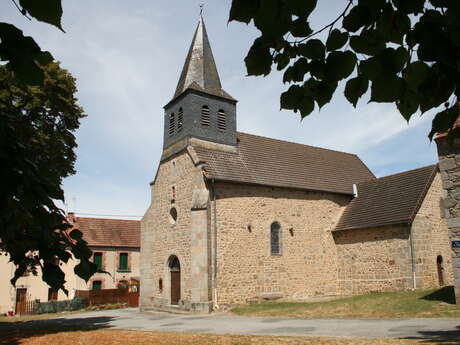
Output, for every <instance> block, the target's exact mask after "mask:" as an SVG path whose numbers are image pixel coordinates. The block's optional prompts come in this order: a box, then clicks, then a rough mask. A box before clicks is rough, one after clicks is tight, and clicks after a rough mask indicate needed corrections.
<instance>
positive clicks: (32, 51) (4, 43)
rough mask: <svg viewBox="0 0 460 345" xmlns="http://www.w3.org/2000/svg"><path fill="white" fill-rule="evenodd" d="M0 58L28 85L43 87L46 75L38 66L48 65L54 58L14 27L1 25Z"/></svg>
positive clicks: (5, 24)
mask: <svg viewBox="0 0 460 345" xmlns="http://www.w3.org/2000/svg"><path fill="white" fill-rule="evenodd" d="M0 56H2V59H3V60H7V61H9V63H8V64H7V66H8V68H10V69H11V70H12V71H13V72H14V74H15V75H16V77H18V78H19V79H20V80H21V81H22V82H23V83H25V84H28V85H42V84H43V80H44V73H43V70H42V68H41V67H40V66H39V65H37V62H39V63H40V64H41V65H46V64H48V63H49V62H51V61H52V59H53V57H52V56H51V54H50V53H49V52H44V51H42V50H41V49H40V47H39V46H38V44H37V43H36V42H35V41H34V40H33V39H32V37H26V36H24V35H23V33H22V31H21V30H19V29H17V28H16V27H15V26H14V25H11V24H7V23H0Z"/></svg>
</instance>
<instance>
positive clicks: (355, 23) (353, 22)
mask: <svg viewBox="0 0 460 345" xmlns="http://www.w3.org/2000/svg"><path fill="white" fill-rule="evenodd" d="M370 20H371V18H370V13H369V10H368V9H367V8H366V6H361V5H356V6H355V7H353V8H352V9H351V10H350V12H348V14H347V15H346V16H345V18H343V22H342V25H343V27H344V28H345V30H347V31H349V32H356V31H358V30H359V29H360V28H362V27H363V26H365V25H367V24H369V22H370Z"/></svg>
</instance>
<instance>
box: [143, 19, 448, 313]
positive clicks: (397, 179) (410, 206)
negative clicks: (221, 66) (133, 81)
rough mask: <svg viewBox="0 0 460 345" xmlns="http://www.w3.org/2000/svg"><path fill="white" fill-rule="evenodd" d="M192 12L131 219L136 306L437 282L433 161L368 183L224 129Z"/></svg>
mask: <svg viewBox="0 0 460 345" xmlns="http://www.w3.org/2000/svg"><path fill="white" fill-rule="evenodd" d="M236 104H237V101H236V100H235V99H234V98H233V97H232V96H230V95H229V94H228V93H227V92H226V91H224V90H223V89H222V86H221V82H220V78H219V75H218V73H217V68H216V64H215V62H214V58H213V55H212V51H211V47H210V44H209V40H208V36H207V33H206V29H205V25H204V22H203V19H202V18H200V21H199V23H198V26H197V29H196V32H195V34H194V37H193V41H192V44H191V47H190V49H189V52H188V55H187V58H186V61H185V65H184V68H183V70H182V73H181V76H180V79H179V83H178V86H177V89H176V92H175V94H174V96H173V99H172V100H171V101H170V102H169V103H168V104H167V105H166V106H165V107H164V110H165V115H164V146H163V154H162V157H161V161H160V165H159V167H158V170H157V172H156V176H155V179H154V180H153V182H152V183H151V193H152V194H151V198H152V199H151V204H150V206H149V208H148V210H147V211H146V213H145V215H144V217H143V219H142V221H141V260H140V262H141V264H140V265H141V266H140V270H141V286H142V288H141V298H140V306H141V309H142V310H152V309H156V310H178V309H179V310H184V311H191V312H210V311H212V310H216V309H218V308H220V307H222V306H223V305H231V304H237V303H246V302H248V301H252V300H258V299H277V298H283V299H286V300H302V299H305V298H308V297H312V296H333V295H350V294H358V293H364V292H370V291H384V290H404V289H412V288H429V287H438V286H440V285H445V284H450V283H451V281H452V270H451V262H450V248H449V242H448V238H447V227H446V224H445V220H444V219H443V214H442V213H441V207H440V200H441V196H442V187H441V182H440V178H439V172H438V167H437V166H436V165H432V166H428V167H424V168H419V169H415V170H412V171H407V172H403V173H400V174H396V175H392V176H387V177H383V178H376V177H375V176H374V174H373V173H372V172H371V171H370V170H369V169H368V168H367V167H366V165H365V164H364V163H363V162H362V161H361V160H360V159H359V157H358V156H356V155H354V154H349V153H343V152H338V151H333V150H327V149H323V148H318V147H313V146H308V145H302V144H297V143H291V142H286V141H281V140H276V139H271V138H265V137H260V136H256V135H251V134H246V133H240V132H237V129H236V127H237V126H236V123H237V121H236V116H237V111H236Z"/></svg>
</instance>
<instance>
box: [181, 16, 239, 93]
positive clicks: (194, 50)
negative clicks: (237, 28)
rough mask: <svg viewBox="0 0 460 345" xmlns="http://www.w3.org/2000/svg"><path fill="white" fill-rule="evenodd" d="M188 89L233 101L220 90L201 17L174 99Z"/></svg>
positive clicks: (217, 74) (217, 75)
mask: <svg viewBox="0 0 460 345" xmlns="http://www.w3.org/2000/svg"><path fill="white" fill-rule="evenodd" d="M188 88H192V89H195V90H199V91H202V92H206V93H209V94H211V95H215V96H220V97H224V98H228V99H231V100H233V98H232V97H231V96H230V95H229V94H228V93H226V92H225V91H224V90H223V89H222V85H221V84H220V78H219V73H218V72H217V67H216V63H215V61H214V57H213V55H212V51H211V45H210V44H209V39H208V34H207V33H206V27H205V25H204V21H203V17H202V16H201V15H200V20H199V22H198V26H197V28H196V30H195V35H194V36H193V40H192V44H191V45H190V49H189V51H188V54H187V58H186V59H185V64H184V67H183V69H182V73H181V75H180V79H179V82H178V83H177V88H176V92H175V93H174V98H176V97H177V96H179V95H180V94H181V93H182V92H184V91H185V90H186V89H188Z"/></svg>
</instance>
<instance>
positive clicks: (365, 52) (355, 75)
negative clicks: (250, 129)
mask: <svg viewBox="0 0 460 345" xmlns="http://www.w3.org/2000/svg"><path fill="white" fill-rule="evenodd" d="M323 1H326V0H323ZM316 5H317V0H267V1H263V2H262V1H260V0H233V1H232V7H231V10H230V18H229V20H230V21H232V20H235V21H241V22H244V23H250V22H251V21H253V22H254V25H255V26H256V27H257V28H258V29H259V30H260V32H261V36H260V37H259V38H257V39H256V40H255V41H254V44H253V46H252V47H251V49H250V50H249V54H248V55H247V57H246V59H245V62H246V67H247V70H248V74H249V75H267V74H269V73H270V72H271V68H272V64H273V63H274V64H276V65H277V69H278V70H284V76H283V82H284V83H290V84H292V85H291V86H290V87H289V89H288V90H287V91H286V92H284V93H283V94H282V95H281V102H280V103H281V108H284V109H292V110H294V111H295V112H297V111H300V115H301V116H302V118H303V117H305V116H307V115H309V114H310V113H311V112H313V110H314V108H315V104H316V105H317V106H318V107H322V106H323V105H324V104H326V103H328V102H330V100H331V99H332V96H333V94H334V93H335V90H336V88H337V83H339V82H340V81H342V80H346V86H345V97H346V99H347V100H348V101H349V102H350V103H351V104H352V105H353V106H355V107H356V105H357V103H358V101H359V99H360V98H362V97H363V96H364V95H365V94H366V93H367V92H368V90H370V101H371V102H385V103H394V104H395V105H396V106H397V109H398V110H399V112H400V113H401V115H402V116H403V117H404V118H405V119H406V120H409V119H410V118H411V116H412V115H413V114H415V113H416V112H417V111H420V112H421V113H424V112H427V111H430V110H434V109H436V108H438V107H439V106H444V107H445V109H444V110H442V111H440V112H438V113H437V114H436V116H435V118H434V120H433V123H432V131H431V132H430V133H429V138H430V139H432V138H433V136H434V135H435V134H436V133H440V132H445V131H449V136H458V133H460V131H454V130H452V129H453V128H454V123H455V121H456V119H457V117H458V115H459V113H458V108H457V102H458V97H459V94H460V1H458V0H410V1H408V0H348V1H347V2H346V4H345V8H344V9H343V11H342V12H341V14H339V15H338V17H337V18H336V19H335V20H334V21H333V22H331V23H330V24H328V25H325V26H324V27H323V28H321V29H319V30H316V31H313V30H312V28H311V26H310V18H311V16H312V15H314V10H315V8H316ZM455 111H457V113H455Z"/></svg>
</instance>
